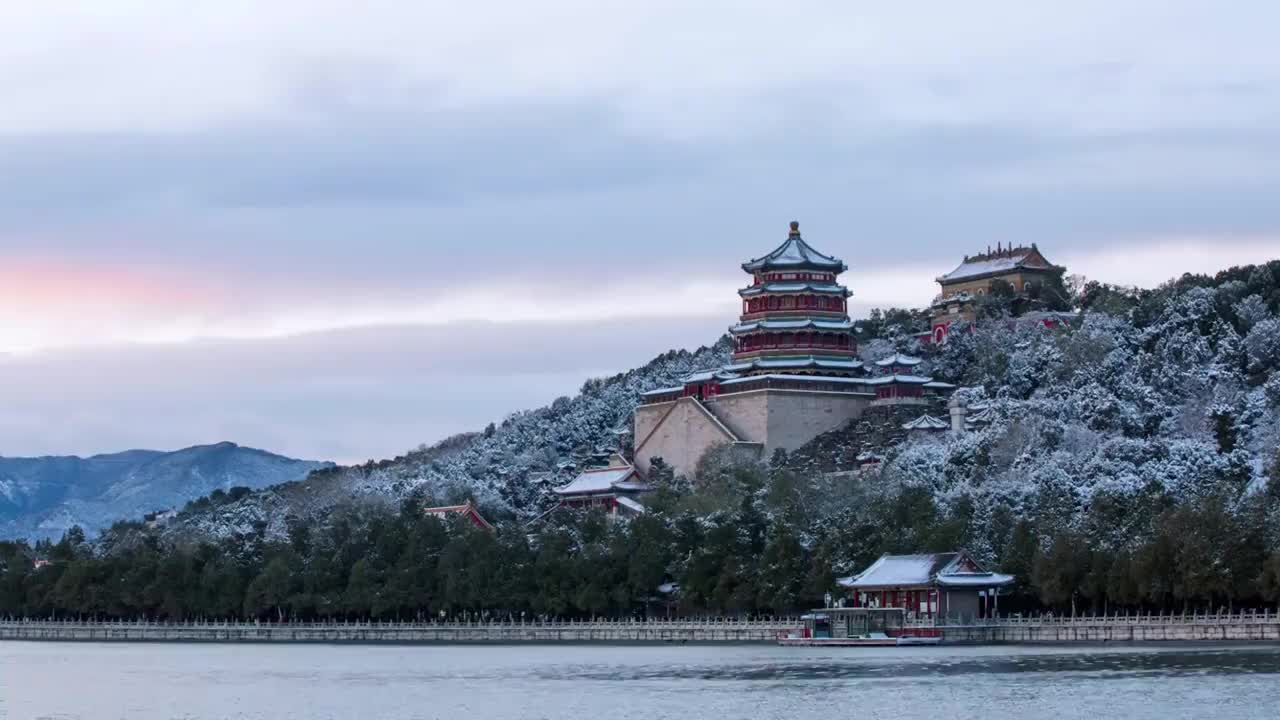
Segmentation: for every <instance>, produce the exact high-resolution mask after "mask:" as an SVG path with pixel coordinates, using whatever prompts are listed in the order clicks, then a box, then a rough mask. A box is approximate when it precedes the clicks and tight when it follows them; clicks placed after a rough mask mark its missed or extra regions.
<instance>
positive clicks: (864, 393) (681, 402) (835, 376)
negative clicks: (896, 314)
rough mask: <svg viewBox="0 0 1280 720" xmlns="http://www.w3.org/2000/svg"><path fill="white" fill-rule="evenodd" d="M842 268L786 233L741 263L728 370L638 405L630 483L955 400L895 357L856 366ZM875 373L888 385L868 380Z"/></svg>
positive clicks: (759, 454) (910, 362)
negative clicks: (901, 407)
mask: <svg viewBox="0 0 1280 720" xmlns="http://www.w3.org/2000/svg"><path fill="white" fill-rule="evenodd" d="M847 269H848V266H846V265H845V263H844V262H843V261H842V260H840V259H839V258H836V257H833V256H830V255H826V254H824V253H821V252H819V251H817V250H815V249H814V248H813V247H812V246H811V245H809V244H808V243H807V242H806V241H805V240H804V238H803V237H802V236H801V235H800V226H799V224H798V223H795V222H793V223H791V228H790V231H789V232H788V234H787V238H786V240H784V241H783V242H782V244H781V245H779V246H778V247H777V248H775V249H774V250H773V251H772V252H770V253H768V254H766V255H764V256H761V257H759V258H756V259H753V260H749V261H747V262H745V263H743V264H742V270H743V272H745V273H746V274H747V275H749V276H750V278H751V279H750V284H749V285H748V286H747V287H745V288H743V289H742V290H739V291H738V295H739V296H740V297H741V299H742V315H741V316H740V317H739V318H738V322H737V324H735V325H733V326H732V327H731V328H729V332H730V334H731V335H732V336H733V341H734V351H733V355H732V360H731V362H730V363H729V364H728V365H725V366H723V367H720V368H714V369H709V370H705V371H702V372H698V373H694V374H692V375H689V376H688V377H686V378H684V380H683V382H682V383H681V384H680V385H679V386H676V387H669V388H662V389H659V390H654V391H651V392H647V393H645V394H644V395H643V396H642V398H641V405H640V407H638V408H637V409H636V412H635V417H634V435H633V437H634V447H635V450H634V457H635V464H636V469H637V470H638V471H639V473H640V474H641V475H642V476H643V475H644V474H646V473H647V472H648V469H649V463H650V462H651V461H652V459H653V458H655V457H661V458H662V459H663V460H664V461H665V462H666V463H667V464H668V465H670V466H671V467H672V468H673V469H674V470H675V472H676V473H677V474H682V475H690V476H692V474H693V473H694V470H695V468H696V467H697V463H698V461H699V459H701V458H702V456H703V455H704V454H705V453H706V452H707V451H708V450H710V449H711V448H713V447H719V446H727V447H728V448H730V450H731V451H732V452H734V453H740V454H742V455H743V456H745V457H751V458H763V457H769V456H771V455H772V454H773V452H774V451H775V450H777V449H784V450H788V451H790V450H794V449H796V448H799V447H800V446H801V445H804V444H805V443H806V442H808V441H809V440H812V439H813V438H814V437H817V436H818V435H820V434H822V433H825V432H828V431H831V430H835V429H837V428H840V427H842V426H844V425H845V424H846V423H848V422H849V421H850V420H853V419H855V418H857V417H859V416H861V414H862V413H863V411H864V410H865V409H866V408H868V407H870V406H871V405H872V404H876V403H878V404H920V405H927V404H930V403H935V402H938V401H939V398H940V397H942V396H943V395H945V394H948V393H949V392H950V390H952V389H954V386H952V385H949V384H947V383H939V382H936V381H934V380H933V378H930V377H925V376H921V375H914V374H912V373H911V370H912V369H913V368H915V366H917V365H918V364H919V363H920V362H921V361H920V360H919V359H918V358H913V357H910V356H906V355H895V356H893V357H892V358H888V359H887V362H885V361H881V362H878V363H877V364H876V367H875V368H867V367H864V366H863V363H862V361H861V360H859V359H858V345H857V341H856V338H855V336H854V326H853V322H852V321H850V319H849V308H848V298H849V296H850V292H849V290H848V288H846V287H845V286H844V285H841V284H840V275H841V273H843V272H844V271H845V270H847ZM873 369H874V370H875V371H877V372H884V373H888V374H886V375H883V376H881V377H868V374H869V373H870V372H871V371H872V370H873Z"/></svg>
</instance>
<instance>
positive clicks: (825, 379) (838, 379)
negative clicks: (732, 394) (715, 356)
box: [720, 374, 867, 385]
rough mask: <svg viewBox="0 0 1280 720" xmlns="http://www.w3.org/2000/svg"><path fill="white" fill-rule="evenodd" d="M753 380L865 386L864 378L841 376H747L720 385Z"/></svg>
mask: <svg viewBox="0 0 1280 720" xmlns="http://www.w3.org/2000/svg"><path fill="white" fill-rule="evenodd" d="M753 380H786V381H792V380H795V381H798V382H822V383H842V384H845V385H865V384H866V383H867V380H866V379H865V378H851V377H844V376H842V375H778V374H769V375H748V376H746V377H740V378H736V379H734V380H726V381H724V382H722V383H720V384H721V385H737V384H738V383H744V382H751V381H753Z"/></svg>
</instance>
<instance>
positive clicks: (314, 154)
mask: <svg viewBox="0 0 1280 720" xmlns="http://www.w3.org/2000/svg"><path fill="white" fill-rule="evenodd" d="M1275 27H1280V5H1278V4H1276V3H1273V2H1269V1H1268V0H1237V2H1233V3H1229V4H1222V3H1215V2H1201V1H1199V0H1161V1H1159V2H1157V1H1155V0H1127V2H1124V3H1115V2H1100V1H1097V0H1077V1H1076V2H1071V3H1027V2H1022V1H1018V0H973V1H971V2H967V3H950V2H919V1H912V0H904V1H903V2H898V3H883V2H811V1H808V0H792V1H791V2H787V3H779V2H755V1H753V0H737V1H735V2H715V1H707V2H701V3H684V2H670V1H668V0H646V1H645V2H626V3H623V2H609V1H608V0H591V1H587V0H542V1H541V2H538V3H524V2H514V1H510V2H490V1H487V0H473V1H472V2H468V3H451V2H437V1H435V0H425V1H420V2H408V1H407V0H402V1H396V2H392V1H390V0H365V1H363V2H359V3H356V2H336V1H332V0H305V1H304V0H274V2H271V3H261V2H248V1H245V0H223V1H222V2H218V3H199V4H197V3H155V2H143V1H142V0H83V1H82V0H66V1H64V2H60V3H3V4H0V107H2V108H4V112H2V113H0V455H9V456H23V455H43V454H73V453H74V454H90V453H99V452H110V451H117V450H123V449H126V448H133V447H149V448H160V449H170V448H178V447H183V446H187V445H192V444H198V443H206V442H217V441H222V440H231V441H234V442H239V443H241V444H246V445H251V446H256V447H263V448H266V449H269V450H272V451H276V452H281V453H285V454H289V455H293V456H297V457H306V458H317V459H334V460H338V461H341V462H359V461H363V460H365V459H369V458H382V457H390V456H394V455H397V454H399V453H402V452H404V451H405V450H408V449H410V448H412V447H415V446H417V445H419V444H420V443H430V442H434V441H436V440H439V439H441V438H443V437H445V436H447V435H449V434H451V433H455V432H459V431H463V430H468V429H474V428H478V427H483V425H484V424H486V423H487V422H489V421H490V420H497V419H501V418H502V417H503V416H504V415H506V414H508V413H511V412H513V411H516V410H519V409H522V408H527V407H534V406H538V405H541V404H544V403H546V402H549V401H550V400H552V399H554V398H555V397H557V396H559V395H564V394H571V393H572V392H574V391H575V390H576V389H577V388H578V387H580V386H581V384H582V381H583V380H585V379H586V378H588V377H592V376H598V375H603V374H608V373H613V372H618V371H621V370H625V369H627V368H630V367H633V366H636V365H639V364H642V363H643V362H645V361H647V360H648V359H650V358H651V357H652V356H654V355H656V354H658V353H661V352H664V351H665V350H667V349H669V348H672V347H696V346H697V345H700V344H705V343H709V342H712V341H713V340H715V338H716V337H717V336H718V335H719V334H720V333H721V332H723V331H724V330H725V328H726V327H727V326H728V325H729V324H731V322H732V321H733V319H734V316H735V314H736V311H737V308H738V300H737V297H736V295H735V293H734V290H735V289H736V288H738V287H740V286H742V285H744V284H745V277H744V276H743V275H742V273H741V270H740V269H739V268H738V264H739V263H740V262H742V261H743V260H746V259H748V258H750V257H755V256H759V255H762V254H764V253H766V252H768V251H769V250H771V249H772V248H773V247H774V246H776V245H777V244H778V243H780V242H781V241H782V240H783V239H785V236H786V229H787V223H788V222H789V221H790V220H798V221H800V223H801V229H802V231H803V233H804V235H805V237H806V239H807V240H809V241H810V242H811V243H812V244H813V245H814V246H816V247H817V248H818V249H820V250H822V251H824V252H827V253H831V254H835V255H838V256H840V257H841V258H843V259H844V260H845V261H846V262H847V263H848V264H849V266H850V272H849V273H848V274H847V275H846V276H845V282H846V284H848V285H849V286H850V288H851V289H852V291H853V293H854V297H853V303H854V305H853V309H854V314H855V315H858V314H862V313H865V312H866V310H867V309H869V308H871V307H877V306H879V307H884V306H920V305H924V304H926V303H927V302H928V301H929V300H930V298H931V297H932V296H933V295H934V293H935V292H936V285H934V283H933V278H935V277H936V276H938V275H940V274H942V273H945V272H947V271H949V270H951V269H952V268H953V267H954V266H955V265H956V264H957V263H958V262H959V261H960V259H961V257H962V256H963V255H965V254H966V253H969V254H972V253H976V252H979V251H981V250H983V249H985V248H986V247H987V246H995V245H996V244H997V243H1015V244H1019V243H1031V242H1035V243H1037V245H1038V246H1039V247H1040V248H1041V250H1042V251H1043V252H1044V253H1045V254H1046V255H1047V256H1048V257H1049V258H1050V260H1052V261H1054V262H1056V263H1059V264H1063V265H1066V266H1068V268H1069V271H1070V272H1072V273H1076V274H1080V275H1083V276H1086V277H1088V278H1089V279H1094V280H1100V281H1104V282H1112V283H1120V284H1126V285H1141V286H1152V285H1156V284H1158V283H1160V282H1162V281H1164V280H1166V279H1169V278H1170V277H1174V276H1176V275H1179V274H1181V273H1182V272H1186V271H1198V272H1212V271H1216V270H1218V269H1222V268H1225V267H1228V266H1231V265H1236V264H1243V263H1250V262H1259V261H1264V260H1268V259H1272V258H1275V257H1278V256H1280V203H1277V202H1276V201H1275V198H1277V197H1280V163H1276V162H1274V159H1275V158H1277V157H1280V46H1278V45H1277V44H1276V43H1275V42H1274V30H1273V28H1275Z"/></svg>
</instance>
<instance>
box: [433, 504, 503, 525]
mask: <svg viewBox="0 0 1280 720" xmlns="http://www.w3.org/2000/svg"><path fill="white" fill-rule="evenodd" d="M422 514H423V515H433V516H435V517H438V518H440V519H441V520H446V519H448V518H449V517H450V516H461V517H465V518H466V519H467V522H469V523H471V524H472V525H474V526H475V527H476V528H479V529H480V530H486V531H489V532H492V531H493V525H492V524H491V523H490V522H489V521H488V520H485V519H484V516H483V515H481V514H480V511H479V510H477V509H476V506H475V503H473V502H471V501H470V500H468V501H466V502H465V503H463V504H461V505H442V506H440V507H429V508H423V509H422Z"/></svg>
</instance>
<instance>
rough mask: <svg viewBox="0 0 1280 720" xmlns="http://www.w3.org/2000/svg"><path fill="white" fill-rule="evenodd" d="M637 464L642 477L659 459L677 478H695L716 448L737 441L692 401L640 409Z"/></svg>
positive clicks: (682, 399) (636, 452) (658, 404)
mask: <svg viewBox="0 0 1280 720" xmlns="http://www.w3.org/2000/svg"><path fill="white" fill-rule="evenodd" d="M635 438H636V440H635V442H636V449H635V463H636V467H637V468H639V470H640V472H641V473H642V474H644V473H647V472H649V461H650V460H652V459H653V458H655V457H660V458H662V459H663V461H664V462H666V463H667V464H668V465H670V466H671V467H672V468H673V469H674V470H675V472H676V474H677V475H688V476H692V475H693V471H694V469H695V468H697V466H698V460H699V459H700V458H701V457H702V456H703V454H704V453H706V452H707V451H708V450H710V449H711V448H713V447H716V446H718V445H725V444H731V443H733V442H735V441H736V440H737V439H738V438H736V437H734V435H733V433H731V432H729V431H728V429H727V428H725V427H724V425H723V424H722V423H720V422H717V421H716V419H715V418H714V417H713V416H712V415H711V414H710V413H709V412H708V411H707V409H706V408H704V407H702V406H701V405H700V403H699V402H698V401H697V400H695V399H693V398H688V397H686V398H680V399H679V400H677V401H675V402H669V403H655V404H652V405H641V406H640V407H638V408H636V414H635Z"/></svg>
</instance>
